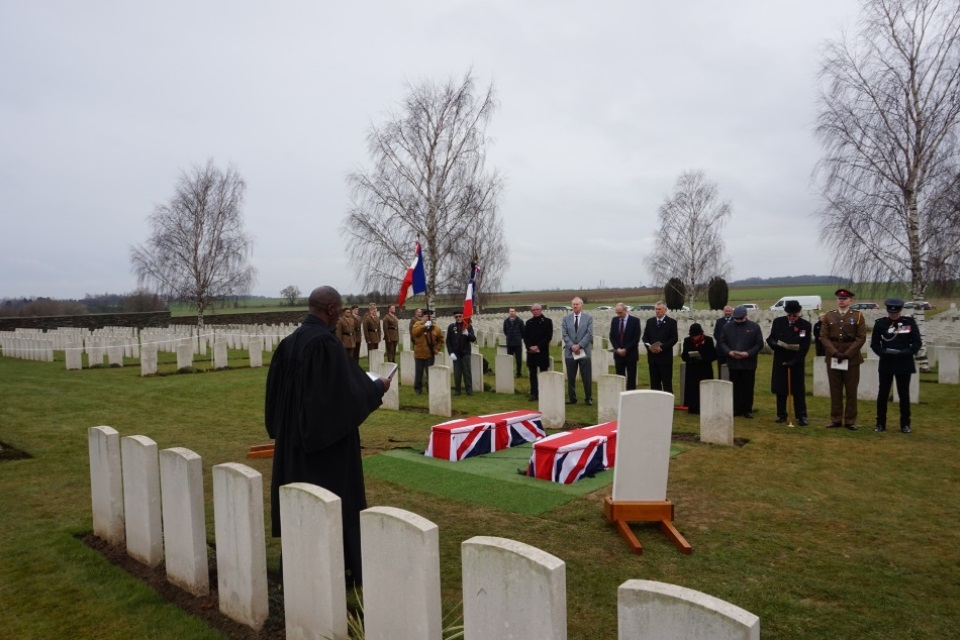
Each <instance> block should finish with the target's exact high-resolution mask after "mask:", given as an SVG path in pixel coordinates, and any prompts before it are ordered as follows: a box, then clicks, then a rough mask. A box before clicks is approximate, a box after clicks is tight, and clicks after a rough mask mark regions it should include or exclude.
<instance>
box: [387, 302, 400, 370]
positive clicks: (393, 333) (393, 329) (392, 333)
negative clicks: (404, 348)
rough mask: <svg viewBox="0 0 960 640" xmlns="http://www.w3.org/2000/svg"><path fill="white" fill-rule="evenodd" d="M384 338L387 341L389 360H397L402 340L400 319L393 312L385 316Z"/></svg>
mask: <svg viewBox="0 0 960 640" xmlns="http://www.w3.org/2000/svg"><path fill="white" fill-rule="evenodd" d="M383 339H384V340H386V342H387V354H386V355H387V362H396V360H397V343H398V342H400V320H399V319H398V318H397V316H395V315H393V314H392V313H388V314H387V315H385V316H383Z"/></svg>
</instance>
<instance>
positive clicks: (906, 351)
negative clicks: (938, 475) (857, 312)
mask: <svg viewBox="0 0 960 640" xmlns="http://www.w3.org/2000/svg"><path fill="white" fill-rule="evenodd" d="M883 304H884V305H885V306H886V307H887V317H886V318H880V319H878V320H877V321H876V322H875V323H874V324H873V334H872V335H871V336H870V349H871V350H872V351H873V352H874V353H875V354H877V355H878V356H880V365H879V366H878V368H877V371H878V372H879V374H880V388H879V389H878V390H877V426H876V428H874V431H877V432H881V431H886V430H887V400H888V399H889V397H890V387H891V386H892V384H893V381H894V379H896V381H897V395H899V396H900V431H901V432H903V433H910V376H911V375H913V374H914V373H916V372H917V368H916V365H915V364H914V361H913V357H914V356H915V355H917V352H918V351H920V347H922V346H923V340H922V339H921V338H920V330H919V329H918V328H917V323H916V321H914V319H913V318H911V317H910V316H902V315H900V312H901V311H903V300H901V299H900V298H887V299H886V300H884V302H883Z"/></svg>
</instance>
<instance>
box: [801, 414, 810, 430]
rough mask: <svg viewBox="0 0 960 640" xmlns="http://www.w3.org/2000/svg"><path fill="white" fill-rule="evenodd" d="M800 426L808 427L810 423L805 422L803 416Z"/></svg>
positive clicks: (805, 418)
mask: <svg viewBox="0 0 960 640" xmlns="http://www.w3.org/2000/svg"><path fill="white" fill-rule="evenodd" d="M800 426H801V427H807V426H810V421H809V420H807V416H803V417H801V418H800Z"/></svg>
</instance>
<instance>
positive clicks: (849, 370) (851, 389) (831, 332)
mask: <svg viewBox="0 0 960 640" xmlns="http://www.w3.org/2000/svg"><path fill="white" fill-rule="evenodd" d="M834 295H835V296H837V308H836V309H834V310H833V311H828V312H827V313H826V315H825V316H824V318H823V324H822V325H821V327H820V343H821V344H822V345H823V350H824V354H825V355H826V358H827V359H826V363H827V380H828V381H829V382H830V424H828V425H827V428H828V429H837V428H839V427H846V428H847V429H849V430H850V431H856V430H857V387H859V386H860V364H861V363H862V362H863V355H861V353H860V351H861V350H862V349H863V345H864V343H865V342H866V341H867V323H866V321H865V320H864V319H863V314H862V313H860V312H859V311H857V310H856V309H851V308H850V302H851V300H852V298H853V297H854V295H853V292H851V291H850V290H848V289H837V290H836V292H834ZM844 396H846V407H844Z"/></svg>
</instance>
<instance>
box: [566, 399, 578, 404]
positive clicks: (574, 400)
mask: <svg viewBox="0 0 960 640" xmlns="http://www.w3.org/2000/svg"><path fill="white" fill-rule="evenodd" d="M567 404H577V401H576V399H573V400H567Z"/></svg>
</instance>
